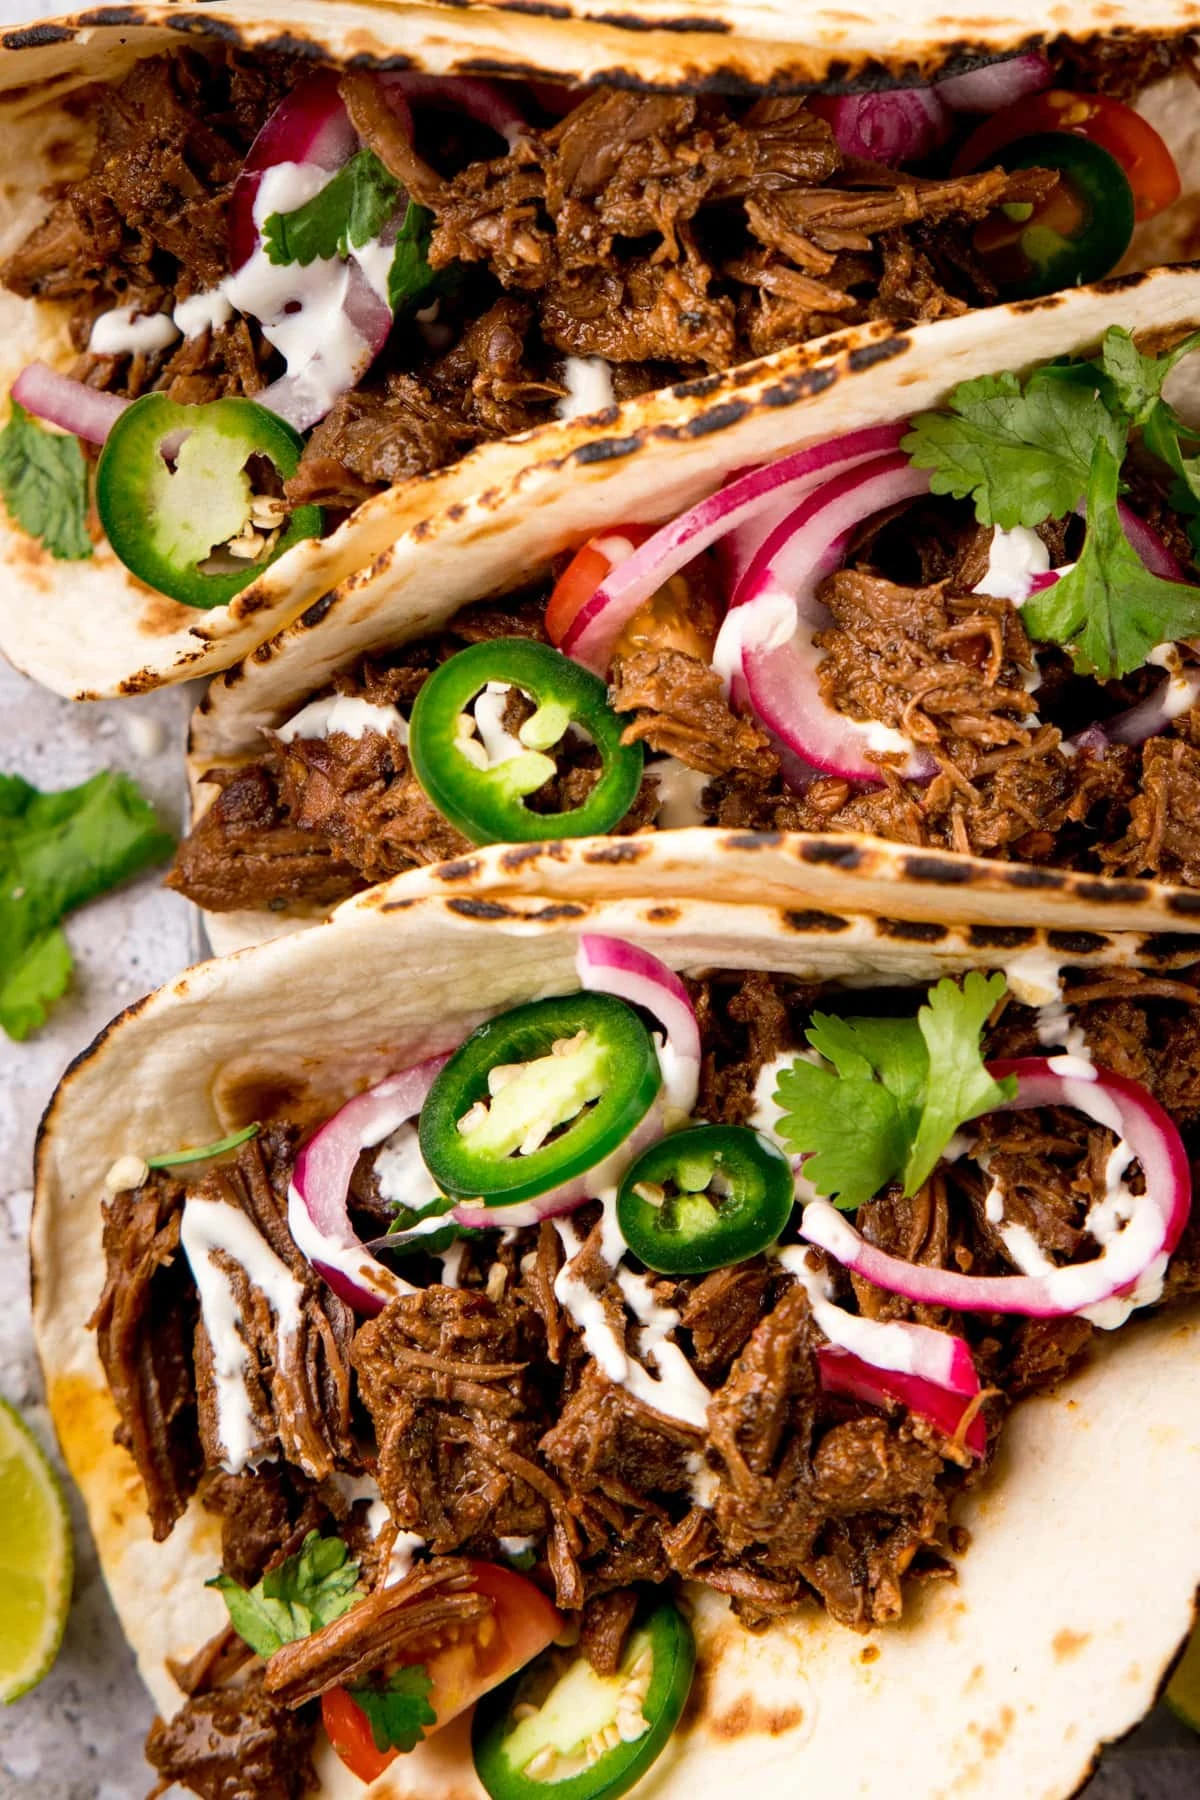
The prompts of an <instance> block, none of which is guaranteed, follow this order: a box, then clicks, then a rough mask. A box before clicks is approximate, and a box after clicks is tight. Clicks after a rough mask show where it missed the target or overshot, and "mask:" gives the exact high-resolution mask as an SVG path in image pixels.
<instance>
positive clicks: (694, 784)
mask: <svg viewBox="0 0 1200 1800" xmlns="http://www.w3.org/2000/svg"><path fill="white" fill-rule="evenodd" d="M646 773H647V775H653V777H654V779H655V781H656V783H657V784H658V811H657V812H656V813H655V815H654V823H655V824H656V825H657V826H658V828H659V830H660V831H685V830H686V829H687V827H688V826H689V825H703V823H704V817H705V815H704V807H703V806H702V804H701V799H700V796H701V795H702V794H703V792H704V790H705V788H706V787H709V786H711V784H712V776H711V775H705V774H704V773H703V772H702V771H701V770H699V769H689V768H688V766H687V764H686V763H682V762H680V760H679V758H678V757H677V756H656V757H654V758H653V759H652V760H651V761H650V762H648V763H647V764H646Z"/></svg>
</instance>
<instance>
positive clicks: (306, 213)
mask: <svg viewBox="0 0 1200 1800" xmlns="http://www.w3.org/2000/svg"><path fill="white" fill-rule="evenodd" d="M403 191H404V190H403V189H402V187H401V186H400V183H399V182H398V181H397V180H396V179H395V177H394V176H392V175H389V173H388V171H387V170H386V169H385V168H384V166H383V164H382V163H381V162H380V160H379V158H378V157H377V156H376V154H375V152H374V151H373V150H360V151H359V152H358V153H357V155H355V156H352V157H351V158H350V161H349V162H347V163H343V165H342V167H341V168H340V169H339V170H338V172H337V174H336V175H334V176H332V177H331V179H330V180H329V181H328V182H327V183H326V184H325V186H324V187H323V188H322V189H321V191H320V193H319V194H314V195H313V197H312V199H311V200H306V201H305V202H304V205H303V206H298V207H297V208H296V210H295V212H289V213H272V214H271V215H270V217H269V218H268V219H267V221H266V223H265V224H264V226H263V228H262V237H263V248H264V249H265V250H266V253H267V259H268V261H269V262H273V263H275V264H282V263H300V264H301V265H302V267H304V268H307V267H308V264H309V263H311V262H315V261H316V259H317V258H318V257H325V258H329V257H334V256H348V255H349V253H350V251H351V249H355V250H357V249H359V248H360V247H361V246H362V245H363V244H369V243H370V242H371V241H372V239H373V238H377V237H378V236H379V234H380V232H381V231H382V230H383V228H384V226H385V225H386V224H387V222H388V220H389V219H390V218H391V216H392V214H393V213H394V212H395V210H396V208H397V206H398V205H399V202H400V196H401V194H402V193H403ZM410 210H411V209H410Z"/></svg>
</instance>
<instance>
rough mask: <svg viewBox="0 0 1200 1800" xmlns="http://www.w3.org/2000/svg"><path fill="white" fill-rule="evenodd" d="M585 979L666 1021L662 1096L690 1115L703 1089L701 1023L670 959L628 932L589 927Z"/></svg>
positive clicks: (580, 963) (581, 956)
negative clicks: (632, 940)
mask: <svg viewBox="0 0 1200 1800" xmlns="http://www.w3.org/2000/svg"><path fill="white" fill-rule="evenodd" d="M575 967H576V969H577V970H578V972H579V981H580V985H581V986H582V987H584V988H587V989H589V990H590V991H591V992H592V993H596V994H613V995H615V997H616V998H617V999H618V1000H625V1001H628V1003H629V1004H630V1005H631V1006H640V1007H641V1008H642V1009H643V1010H644V1011H645V1012H648V1013H650V1014H652V1015H653V1017H654V1018H656V1019H657V1020H658V1022H659V1024H660V1025H661V1026H662V1028H663V1031H664V1033H665V1042H664V1044H663V1048H662V1050H661V1051H660V1052H659V1061H660V1062H661V1063H662V1066H663V1099H664V1100H665V1101H666V1103H667V1106H668V1107H669V1108H671V1109H673V1110H674V1111H676V1112H679V1113H682V1114H683V1116H684V1117H685V1118H686V1117H687V1116H688V1114H689V1113H690V1112H691V1111H692V1109H693V1107H694V1106H695V1104H696V1096H697V1094H698V1093H699V1091H700V1026H699V1023H698V1021H697V1019H696V1009H695V1007H694V1006H693V1005H692V1002H691V997H690V995H689V994H688V991H687V989H686V988H685V987H684V985H683V983H682V981H680V979H679V977H678V975H676V973H675V971H674V969H668V967H667V965H666V963H664V962H660V961H659V959H658V957H657V956H651V954H650V952H649V951H648V950H641V949H639V948H638V946H637V945H636V944H629V943H626V942H625V940H624V939H623V938H612V937H602V936H601V935H600V934H599V933H598V932H594V931H586V932H584V933H583V935H582V936H581V937H580V940H579V949H578V951H577V953H576V956H575Z"/></svg>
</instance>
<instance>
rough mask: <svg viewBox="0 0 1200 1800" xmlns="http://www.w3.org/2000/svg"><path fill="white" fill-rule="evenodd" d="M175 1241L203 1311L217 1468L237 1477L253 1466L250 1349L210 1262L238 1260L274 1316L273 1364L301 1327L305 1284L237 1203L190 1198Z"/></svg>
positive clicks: (222, 1278)
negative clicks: (220, 1453)
mask: <svg viewBox="0 0 1200 1800" xmlns="http://www.w3.org/2000/svg"><path fill="white" fill-rule="evenodd" d="M179 1241H180V1244H181V1245H182V1247H183V1253H184V1255H185V1256H186V1257H187V1259H188V1263H189V1265H190V1267H191V1271H192V1279H193V1280H194V1281H195V1283H196V1290H197V1292H198V1294H199V1296H200V1313H201V1316H202V1318H203V1320H204V1329H205V1331H206V1332H207V1333H208V1339H209V1343H210V1344H211V1345H212V1360H213V1386H214V1389H215V1393H216V1402H217V1430H218V1433H219V1434H220V1438H221V1445H222V1448H223V1450H224V1452H225V1454H224V1457H223V1459H222V1466H223V1467H224V1468H226V1469H228V1471H229V1473H230V1474H231V1475H237V1474H238V1473H239V1472H240V1471H241V1470H242V1469H244V1468H245V1467H246V1466H247V1464H248V1463H250V1461H251V1459H252V1457H253V1453H254V1448H255V1440H256V1437H257V1431H256V1427H255V1421H254V1411H253V1408H252V1407H251V1404H250V1395H249V1392H248V1390H247V1387H246V1373H247V1370H248V1367H249V1361H250V1353H249V1350H248V1349H247V1347H246V1343H245V1340H244V1338H243V1337H242V1333H241V1324H242V1315H241V1309H240V1308H239V1306H238V1301H237V1295H236V1294H235V1292H234V1289H233V1283H232V1282H231V1281H230V1279H229V1276H228V1275H227V1274H226V1273H225V1271H224V1270H223V1269H222V1268H220V1266H219V1265H218V1264H217V1263H216V1261H215V1260H214V1252H222V1251H223V1252H224V1253H225V1255H227V1256H229V1257H231V1258H232V1259H233V1261H234V1262H237V1263H240V1264H241V1266H242V1268H243V1269H244V1270H245V1272H246V1277H247V1280H248V1281H249V1282H250V1285H251V1286H252V1287H255V1288H257V1289H258V1290H259V1292H260V1293H261V1294H262V1295H263V1296H264V1297H265V1299H266V1300H267V1302H268V1303H269V1305H270V1307H271V1311H272V1312H273V1313H274V1315H275V1344H276V1364H277V1365H279V1364H282V1363H283V1362H284V1361H285V1360H286V1357H287V1355H288V1352H289V1350H290V1346H291V1343H292V1340H293V1339H294V1338H295V1336H296V1334H297V1332H298V1331H299V1329H300V1322H301V1301H302V1299H303V1289H302V1288H301V1286H300V1283H299V1282H298V1281H297V1280H296V1279H295V1277H294V1276H293V1275H292V1273H291V1271H290V1270H289V1269H288V1268H287V1267H286V1266H285V1265H284V1264H283V1263H282V1262H280V1260H279V1258H278V1257H277V1256H276V1254H275V1252H274V1251H273V1250H272V1249H271V1247H270V1245H269V1244H268V1243H267V1242H266V1241H265V1239H263V1238H262V1237H260V1236H259V1234H258V1232H257V1231H256V1230H255V1229H254V1226H253V1225H252V1224H251V1223H250V1221H249V1219H248V1218H247V1217H246V1215H245V1214H244V1213H242V1212H239V1211H238V1209H237V1207H236V1206H229V1205H227V1204H226V1203H225V1202H224V1201H223V1200H200V1199H197V1198H196V1197H195V1196H194V1195H193V1196H192V1197H191V1198H189V1199H188V1200H187V1201H186V1202H185V1204H184V1208H183V1219H182V1222H181V1224H180V1229H179Z"/></svg>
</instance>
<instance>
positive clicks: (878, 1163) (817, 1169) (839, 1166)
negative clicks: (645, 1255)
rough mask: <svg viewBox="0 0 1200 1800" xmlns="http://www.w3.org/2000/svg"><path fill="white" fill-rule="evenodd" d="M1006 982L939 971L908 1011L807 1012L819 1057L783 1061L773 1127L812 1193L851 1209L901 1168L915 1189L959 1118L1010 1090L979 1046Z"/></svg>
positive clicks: (899, 1173) (909, 1189) (909, 1191)
mask: <svg viewBox="0 0 1200 1800" xmlns="http://www.w3.org/2000/svg"><path fill="white" fill-rule="evenodd" d="M1004 990H1005V983H1004V977H1003V976H1002V975H993V976H990V977H988V978H985V977H984V976H982V975H979V974H975V973H972V974H970V975H968V976H967V977H966V980H965V981H964V982H963V984H962V985H961V986H960V985H959V984H958V982H956V981H951V980H950V979H949V978H947V979H946V980H944V981H939V982H938V984H937V986H936V987H934V988H931V990H930V993H929V998H928V1002H927V1004H926V1005H925V1006H923V1007H922V1008H921V1010H920V1012H919V1013H918V1015H917V1017H916V1018H915V1019H870V1018H842V1017H830V1016H828V1015H826V1014H822V1013H816V1014H814V1015H813V1022H812V1025H811V1026H810V1027H809V1030H808V1032H807V1037H808V1041H809V1043H810V1044H811V1045H812V1047H813V1049H814V1050H816V1051H818V1052H819V1053H820V1055H821V1056H822V1057H823V1058H824V1059H825V1063H824V1065H821V1064H814V1063H811V1062H808V1061H806V1060H804V1059H802V1058H801V1059H797V1061H796V1062H794V1063H793V1064H792V1065H791V1066H790V1068H786V1069H781V1070H780V1073H779V1080H778V1083H777V1085H776V1090H775V1099H776V1102H777V1103H778V1105H779V1106H780V1107H782V1108H783V1114H782V1117H781V1118H780V1119H779V1120H778V1121H777V1124H776V1130H777V1131H778V1133H779V1135H780V1136H781V1137H782V1139H783V1140H784V1142H785V1144H787V1146H788V1147H789V1148H790V1149H791V1151H792V1152H793V1154H795V1155H803V1156H804V1158H805V1163H804V1173H805V1175H806V1176H807V1177H808V1179H809V1180H810V1181H811V1182H812V1183H813V1185H814V1186H815V1187H816V1189H817V1192H818V1193H820V1194H824V1195H826V1196H827V1197H828V1198H829V1199H831V1200H836V1202H837V1204H838V1205H839V1206H840V1207H843V1208H846V1209H852V1208H854V1207H856V1206H861V1205H862V1204H863V1202H864V1201H866V1200H869V1199H871V1197H872V1195H874V1194H877V1193H879V1191H880V1189H881V1188H884V1187H886V1186H887V1184H888V1182H890V1181H897V1180H900V1179H901V1178H903V1181H904V1191H905V1193H906V1194H913V1193H915V1192H916V1191H917V1189H918V1188H919V1187H920V1186H921V1183H922V1182H923V1181H925V1180H927V1178H928V1176H929V1174H930V1171H931V1170H932V1169H933V1168H934V1166H935V1165H936V1163H937V1161H938V1158H939V1157H940V1156H941V1154H942V1152H943V1150H944V1149H945V1148H946V1145H947V1144H948V1143H949V1142H950V1139H951V1138H952V1137H953V1136H954V1133H955V1131H957V1129H958V1127H959V1126H960V1125H961V1124H963V1123H964V1122H965V1121H966V1120H967V1119H973V1118H975V1117H976V1116H977V1115H978V1114H979V1113H981V1112H986V1111H988V1109H989V1108H991V1107H994V1106H999V1105H1001V1104H1002V1102H1003V1101H1005V1100H1007V1099H1009V1098H1010V1097H1011V1093H1012V1089H1013V1086H1014V1085H1015V1084H1013V1083H1011V1082H1010V1083H1003V1082H995V1081H993V1080H992V1077H991V1076H990V1075H989V1074H988V1073H987V1070H986V1069H985V1067H984V1065H983V1061H982V1058H981V1054H980V1038H981V1034H982V1031H983V1027H984V1025H985V1024H986V1023H987V1020H988V1016H989V1014H990V1013H991V1011H992V1008H993V1007H994V1006H995V1004H996V1002H997V1001H998V1000H999V998H1000V996H1001V995H1002V994H1003V993H1004ZM829 1064H832V1065H833V1066H832V1068H830V1067H829V1066H828V1065H829Z"/></svg>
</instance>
